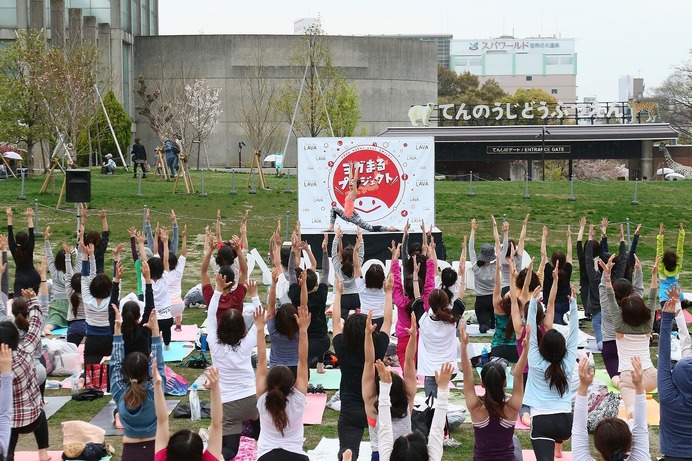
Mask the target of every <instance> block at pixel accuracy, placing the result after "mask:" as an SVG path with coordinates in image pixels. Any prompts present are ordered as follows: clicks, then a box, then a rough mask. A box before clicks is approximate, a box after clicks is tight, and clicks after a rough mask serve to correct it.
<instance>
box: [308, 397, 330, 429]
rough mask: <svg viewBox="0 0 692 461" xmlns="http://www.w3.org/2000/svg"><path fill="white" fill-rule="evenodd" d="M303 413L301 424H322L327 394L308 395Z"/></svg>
mask: <svg viewBox="0 0 692 461" xmlns="http://www.w3.org/2000/svg"><path fill="white" fill-rule="evenodd" d="M306 397H307V401H306V403H305V410H304V411H303V424H304V425H314V424H322V416H323V415H324V408H325V405H326V404H327V394H308V395H306Z"/></svg>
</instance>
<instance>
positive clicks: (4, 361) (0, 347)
mask: <svg viewBox="0 0 692 461" xmlns="http://www.w3.org/2000/svg"><path fill="white" fill-rule="evenodd" d="M0 373H2V374H3V375H6V374H9V373H12V349H10V347H9V346H8V345H7V344H4V343H3V344H0Z"/></svg>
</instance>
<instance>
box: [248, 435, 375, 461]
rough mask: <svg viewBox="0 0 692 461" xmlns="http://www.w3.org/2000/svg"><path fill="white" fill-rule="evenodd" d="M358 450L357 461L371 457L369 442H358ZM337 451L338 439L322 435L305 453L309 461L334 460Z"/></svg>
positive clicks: (367, 459)
mask: <svg viewBox="0 0 692 461" xmlns="http://www.w3.org/2000/svg"><path fill="white" fill-rule="evenodd" d="M359 450H360V452H359V453H358V461H370V458H371V457H372V448H371V447H370V442H360V448H359ZM338 452H339V440H338V439H327V438H325V437H322V440H320V443H318V444H317V446H316V447H315V449H314V450H308V452H307V455H308V457H309V458H310V461H334V459H335V458H336V453H338ZM236 459H237V458H236ZM353 461H355V460H353Z"/></svg>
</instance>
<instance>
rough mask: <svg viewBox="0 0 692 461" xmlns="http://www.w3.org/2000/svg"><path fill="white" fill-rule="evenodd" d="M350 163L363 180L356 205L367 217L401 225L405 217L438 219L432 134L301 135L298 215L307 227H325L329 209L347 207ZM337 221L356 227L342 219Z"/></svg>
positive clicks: (427, 221)
mask: <svg viewBox="0 0 692 461" xmlns="http://www.w3.org/2000/svg"><path fill="white" fill-rule="evenodd" d="M351 162H355V163H356V167H357V168H358V177H359V179H360V180H361V181H362V182H361V185H360V186H359V188H358V196H357V198H356V201H355V210H356V212H357V213H358V214H359V215H360V216H361V217H362V218H363V220H364V221H366V222H368V223H369V224H373V225H380V226H394V227H396V228H399V229H403V227H404V225H405V224H406V220H407V219H410V221H411V222H412V223H417V222H420V220H421V219H424V220H425V224H426V226H427V225H429V224H432V225H434V224H435V140H434V138H432V137H426V138H300V139H298V217H299V219H300V223H301V226H302V228H303V229H313V230H315V229H319V230H323V229H326V228H327V227H329V217H330V212H331V208H332V207H333V206H334V207H338V208H341V209H343V208H344V203H345V198H346V195H347V194H348V174H349V164H350V163H351ZM337 225H341V227H342V228H343V229H355V226H354V225H353V224H350V223H345V222H344V221H343V220H341V219H339V218H337Z"/></svg>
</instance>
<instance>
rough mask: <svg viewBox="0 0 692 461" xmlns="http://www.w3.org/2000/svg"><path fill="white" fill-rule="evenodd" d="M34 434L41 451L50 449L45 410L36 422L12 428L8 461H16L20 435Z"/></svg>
mask: <svg viewBox="0 0 692 461" xmlns="http://www.w3.org/2000/svg"><path fill="white" fill-rule="evenodd" d="M32 432H33V433H34V437H36V445H37V446H38V449H39V450H42V449H44V448H48V420H46V414H45V413H44V411H43V410H41V413H39V415H38V418H36V419H35V420H34V422H32V423H29V424H27V425H26V426H22V427H17V428H12V431H11V432H10V444H9V445H8V448H7V458H5V459H6V460H7V461H13V460H14V449H15V448H17V441H18V440H19V434H30V433H32Z"/></svg>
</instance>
